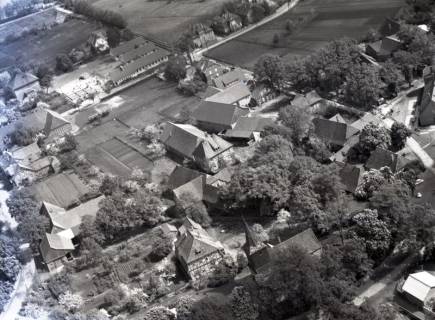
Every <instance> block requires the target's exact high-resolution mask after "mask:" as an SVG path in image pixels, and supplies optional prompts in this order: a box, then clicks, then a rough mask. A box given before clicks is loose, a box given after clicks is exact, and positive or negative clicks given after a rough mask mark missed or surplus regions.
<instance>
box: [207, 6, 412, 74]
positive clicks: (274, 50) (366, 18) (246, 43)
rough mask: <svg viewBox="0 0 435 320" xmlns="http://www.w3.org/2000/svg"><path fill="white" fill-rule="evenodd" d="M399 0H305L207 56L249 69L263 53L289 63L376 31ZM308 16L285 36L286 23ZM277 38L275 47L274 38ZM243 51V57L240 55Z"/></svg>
mask: <svg viewBox="0 0 435 320" xmlns="http://www.w3.org/2000/svg"><path fill="white" fill-rule="evenodd" d="M403 4H404V1H403V0H367V1H361V0H307V1H303V2H300V3H299V4H298V5H297V6H296V7H295V8H294V9H293V10H291V11H289V12H287V13H285V14H284V15H282V16H280V17H279V18H277V19H275V20H273V21H271V22H269V23H266V24H264V25H263V26H260V27H259V28H256V29H254V30H252V31H250V32H248V33H246V34H244V35H242V36H240V37H238V38H235V39H234V40H231V41H229V42H227V43H225V44H223V45H222V46H219V47H217V48H215V49H213V50H211V51H209V52H208V53H207V56H209V57H211V58H213V59H216V60H219V61H223V62H226V63H230V64H233V65H239V66H242V67H245V68H247V69H251V70H252V68H253V66H254V64H255V62H256V61H257V60H258V58H259V57H260V56H262V55H264V54H274V55H279V56H281V57H284V59H287V60H291V59H293V58H294V57H298V56H299V57H300V56H306V55H309V54H311V53H313V52H315V51H316V50H318V49H320V48H322V47H323V46H324V45H325V44H327V43H328V42H329V41H331V40H333V39H338V38H341V37H351V38H359V37H361V36H364V35H365V34H366V33H367V32H368V31H369V30H370V29H372V28H373V29H377V28H379V27H380V25H381V24H382V23H383V22H384V20H385V18H387V17H391V16H394V15H395V14H396V13H397V11H398V10H399V9H400V7H401V6H402V5H403ZM308 14H312V16H313V18H312V20H311V21H309V22H307V24H306V25H305V26H303V27H301V28H300V29H299V30H296V31H295V32H293V33H289V32H288V31H287V30H286V22H287V21H288V20H295V19H297V18H298V17H302V16H307V15H308ZM275 35H277V36H278V37H279V42H278V43H277V44H274V43H273V38H274V36H275ZM241 52H243V54H240V53H241Z"/></svg>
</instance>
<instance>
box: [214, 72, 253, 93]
mask: <svg viewBox="0 0 435 320" xmlns="http://www.w3.org/2000/svg"><path fill="white" fill-rule="evenodd" d="M243 80H246V77H245V74H244V73H243V71H242V70H241V69H239V68H237V69H234V70H231V71H229V72H227V73H224V74H223V75H221V76H219V77H217V78H215V79H213V83H214V85H215V86H216V87H217V88H220V89H223V88H226V87H229V86H231V85H233V84H235V83H236V82H240V81H243Z"/></svg>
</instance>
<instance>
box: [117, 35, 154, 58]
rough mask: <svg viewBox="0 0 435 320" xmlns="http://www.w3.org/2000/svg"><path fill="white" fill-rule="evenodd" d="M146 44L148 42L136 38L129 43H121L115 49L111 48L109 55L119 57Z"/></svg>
mask: <svg viewBox="0 0 435 320" xmlns="http://www.w3.org/2000/svg"><path fill="white" fill-rule="evenodd" d="M147 42H148V41H147V40H145V39H144V38H142V37H137V38H134V39H132V40H130V41H126V42H123V43H121V44H120V45H119V46H117V47H116V48H113V49H112V50H110V53H111V54H112V55H113V56H120V55H122V54H126V53H127V52H129V51H131V50H134V49H135V48H138V47H139V46H142V45H144V44H145V43H147Z"/></svg>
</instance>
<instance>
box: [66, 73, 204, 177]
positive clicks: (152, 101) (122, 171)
mask: <svg viewBox="0 0 435 320" xmlns="http://www.w3.org/2000/svg"><path fill="white" fill-rule="evenodd" d="M175 87H176V86H175V85H174V84H168V83H167V82H162V81H159V80H157V79H155V78H151V79H148V80H146V81H143V82H141V83H138V84H137V85H135V86H133V87H131V88H129V89H126V90H125V91H123V92H122V93H120V94H119V95H116V96H114V97H112V98H110V99H108V100H106V101H104V102H102V103H100V104H99V105H97V106H96V107H95V108H90V109H87V110H84V111H82V112H80V113H77V114H76V115H74V119H73V122H74V123H75V124H76V125H77V126H79V127H80V128H81V129H82V130H81V132H80V133H79V134H78V135H77V142H78V144H79V148H78V151H79V152H80V153H84V154H85V155H86V157H87V159H88V160H90V161H91V162H92V163H94V164H95V165H96V166H97V167H99V168H100V169H102V170H103V171H105V172H110V173H113V174H117V175H121V176H126V175H129V174H130V173H131V170H132V169H133V168H134V167H139V168H141V169H143V170H144V171H146V172H150V173H151V175H152V177H153V179H154V178H155V179H156V181H158V180H161V178H162V172H160V171H165V170H166V169H167V168H170V169H172V168H173V166H174V164H173V162H172V161H171V160H169V159H166V158H164V159H165V161H163V160H162V159H160V160H158V161H156V163H155V165H154V164H153V163H152V162H151V161H149V160H148V159H147V158H145V157H144V156H143V155H142V154H141V152H142V151H144V150H143V145H141V144H140V143H138V141H135V140H134V139H133V138H132V137H130V136H129V135H128V132H129V130H130V128H131V127H134V128H143V127H145V126H147V125H151V124H156V123H159V122H163V121H168V120H174V119H176V118H177V116H178V115H179V113H180V112H181V111H183V110H187V111H193V110H194V109H195V108H197V106H198V105H199V103H200V99H199V98H197V97H184V96H182V95H180V94H178V93H177V92H176V88H175ZM95 109H109V110H110V114H109V115H108V116H107V117H105V118H103V119H102V123H101V124H100V125H98V126H91V125H89V124H88V123H87V119H88V117H89V115H91V114H93V113H95ZM115 137H117V139H121V140H122V141H124V140H126V141H128V143H129V144H132V145H134V147H135V148H137V149H138V150H140V151H141V152H138V151H136V150H134V149H133V148H131V147H130V146H128V145H126V144H125V143H123V142H120V141H119V140H116V139H114V138H115Z"/></svg>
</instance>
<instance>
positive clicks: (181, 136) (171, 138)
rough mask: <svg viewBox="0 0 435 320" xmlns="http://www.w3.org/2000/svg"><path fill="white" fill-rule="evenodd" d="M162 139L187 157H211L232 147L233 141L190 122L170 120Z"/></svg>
mask: <svg viewBox="0 0 435 320" xmlns="http://www.w3.org/2000/svg"><path fill="white" fill-rule="evenodd" d="M160 139H161V141H162V142H163V143H164V144H165V145H166V146H167V147H169V148H171V149H173V150H175V151H176V152H178V153H180V154H181V155H183V156H184V157H186V158H189V159H193V158H194V157H195V156H199V157H205V158H207V159H211V158H213V157H215V156H217V155H218V154H220V153H222V152H224V151H225V150H228V149H229V148H231V147H232V145H231V143H229V142H227V141H225V140H224V139H222V138H220V137H218V136H217V135H215V134H208V133H206V132H204V131H202V130H200V129H198V128H196V127H194V126H192V125H190V124H175V123H172V122H168V123H167V124H166V126H165V129H164V130H163V133H162V135H161V138H160Z"/></svg>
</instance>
